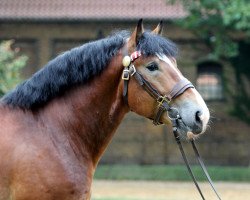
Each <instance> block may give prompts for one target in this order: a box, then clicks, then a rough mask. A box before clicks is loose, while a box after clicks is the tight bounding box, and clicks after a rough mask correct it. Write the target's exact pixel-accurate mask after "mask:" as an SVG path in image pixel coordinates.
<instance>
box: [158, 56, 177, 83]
mask: <svg viewBox="0 0 250 200" xmlns="http://www.w3.org/2000/svg"><path fill="white" fill-rule="evenodd" d="M156 56H157V57H158V58H159V59H160V60H161V61H163V62H165V63H167V64H168V65H169V66H170V67H172V68H173V69H174V70H175V72H176V73H177V74H178V75H179V77H180V78H181V77H182V74H181V73H180V72H179V71H178V70H177V69H176V67H175V66H174V64H173V63H172V62H171V60H170V59H169V58H168V57H167V56H166V55H164V54H158V53H157V54H156Z"/></svg>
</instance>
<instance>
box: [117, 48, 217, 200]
mask: <svg viewBox="0 0 250 200" xmlns="http://www.w3.org/2000/svg"><path fill="white" fill-rule="evenodd" d="M140 56H141V52H140V51H135V52H133V53H132V54H131V55H130V56H128V55H127V56H124V58H123V60H122V64H123V66H124V70H123V73H122V79H123V80H124V87H123V98H124V101H125V103H126V104H128V83H129V80H130V77H132V76H134V77H135V79H136V80H137V82H138V83H139V85H140V86H141V87H142V88H143V89H144V90H145V91H146V92H147V93H148V94H149V95H150V96H151V97H153V98H154V99H155V100H156V102H157V103H158V110H157V114H156V115H155V117H154V120H153V124H154V125H159V124H161V122H160V119H161V116H162V115H163V113H164V112H167V114H168V117H169V119H170V120H171V122H172V128H173V133H174V136H175V140H176V142H177V144H178V147H179V149H180V152H181V154H182V157H183V160H184V162H185V164H186V167H187V169H188V172H189V174H190V176H191V178H192V180H193V182H194V184H195V186H196V188H197V190H198V192H199V193H200V195H201V198H202V199H203V200H205V197H204V195H203V194H202V192H201V189H200V187H199V185H198V182H197V180H196V178H195V176H194V174H193V171H192V169H191V167H190V164H189V162H188V160H187V157H186V154H185V152H184V150H183V147H182V144H181V140H180V135H179V130H178V128H180V127H181V128H182V129H185V131H186V132H188V131H189V128H188V127H187V126H186V125H185V123H184V122H183V120H182V118H181V116H180V114H179V111H178V109H176V108H174V107H171V106H170V102H171V100H172V99H175V98H176V97H178V96H179V95H181V94H183V93H184V92H185V91H186V90H187V89H188V88H194V86H193V85H192V83H191V82H190V81H188V80H187V79H186V78H183V79H181V80H180V81H179V82H177V83H176V84H175V85H174V87H173V88H172V90H171V91H170V92H169V93H168V94H166V95H162V94H160V93H159V92H158V90H156V89H155V88H154V87H153V86H152V85H151V84H150V83H149V82H148V81H147V80H146V79H145V78H144V77H143V76H142V75H141V74H140V73H139V72H137V71H136V69H135V66H134V64H133V62H134V61H135V60H136V59H138V58H139V57H140ZM190 142H191V144H192V147H193V150H194V153H195V155H196V157H197V160H198V162H199V164H200V166H201V168H202V170H203V172H204V174H205V175H206V178H207V180H208V182H209V184H210V185H211V187H212V189H213V191H214V192H215V194H216V196H217V197H218V199H221V198H220V197H219V195H218V193H217V191H216V190H215V187H214V184H213V182H212V180H211V178H210V176H209V174H208V172H207V169H206V167H205V165H204V162H203V160H202V159H201V157H200V155H199V152H198V150H197V148H196V146H195V143H194V140H193V139H191V140H190Z"/></svg>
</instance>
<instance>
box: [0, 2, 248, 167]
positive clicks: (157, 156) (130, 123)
mask: <svg viewBox="0 0 250 200" xmlns="http://www.w3.org/2000/svg"><path fill="white" fill-rule="evenodd" d="M185 15H187V12H185V10H184V8H183V7H182V6H181V5H180V4H175V5H171V4H166V1H165V0H154V1H150V0H144V1H133V0H127V1H124V0H84V1H81V0H72V1H65V0H54V1H49V0H44V1H39V0H2V1H0V40H6V39H14V41H15V43H14V45H15V46H16V47H19V48H20V49H21V52H22V53H25V54H26V55H28V56H29V61H28V64H27V66H26V68H25V69H24V71H23V72H22V73H23V76H24V77H28V76H30V75H31V74H32V73H34V72H35V71H37V70H38V69H39V68H40V67H42V66H43V65H44V64H46V63H47V62H48V61H49V60H50V59H52V58H53V57H55V56H56V55H58V54H59V53H61V52H63V51H65V50H67V49H70V48H72V47H75V46H77V45H80V44H83V43H85V42H87V41H90V40H96V39H99V38H102V37H105V36H107V35H109V34H110V33H111V32H112V31H117V30H123V29H129V30H132V29H133V28H134V27H135V25H136V23H137V21H138V19H139V18H144V21H145V23H144V24H145V27H146V28H148V29H152V28H154V27H155V26H156V25H157V23H158V22H159V21H160V20H163V21H164V36H167V37H168V38H170V39H171V40H173V41H175V42H176V43H177V44H178V46H179V50H180V53H179V57H178V65H179V68H180V69H181V71H182V72H183V74H184V75H185V76H186V77H188V78H189V79H190V80H191V81H192V82H193V83H194V84H195V85H196V87H197V89H198V90H199V91H200V92H201V94H202V95H203V97H204V98H205V99H206V100H207V103H208V105H209V107H210V110H211V111H212V116H213V117H212V122H213V123H212V124H211V128H210V129H209V130H208V131H207V132H208V134H206V135H204V136H203V137H202V138H201V139H200V140H199V142H198V143H199V145H198V146H199V147H200V150H201V154H202V155H203V157H204V159H205V161H206V162H207V163H209V164H220V165H228V164H230V165H249V163H250V151H249V145H250V134H249V132H250V127H249V125H247V124H245V123H243V122H241V121H239V120H238V119H236V118H233V117H231V116H230V115H229V114H228V112H229V109H230V103H231V101H230V99H229V98H228V97H227V95H226V92H225V84H226V85H227V87H230V88H231V90H232V91H233V90H234V88H236V87H235V85H236V83H235V80H234V76H233V75H232V74H233V69H232V68H231V67H230V66H228V65H227V63H221V62H218V61H214V60H210V59H208V56H207V55H208V54H209V49H207V48H206V46H205V44H204V43H203V42H202V41H201V40H199V39H197V38H196V37H195V36H194V35H193V34H192V33H191V32H189V31H188V30H184V29H181V28H180V27H178V26H177V25H175V24H174V23H173V21H174V19H178V18H183V17H185ZM185 146H186V148H187V150H188V151H189V152H190V156H191V160H192V162H194V157H193V154H191V149H190V147H188V145H185ZM101 162H102V163H137V164H165V163H167V164H174V163H182V158H181V156H180V154H179V150H178V148H177V146H176V144H175V141H174V138H173V136H172V135H171V132H170V131H167V128H166V127H163V126H160V127H154V126H153V125H152V124H151V122H150V121H149V120H147V119H144V118H141V117H138V116H136V115H135V114H129V115H128V116H127V117H126V118H125V120H124V122H123V124H122V125H121V127H120V128H119V130H118V132H117V133H116V136H115V137H114V139H113V142H112V143H111V145H110V147H109V148H108V149H107V151H106V153H105V155H104V157H103V159H102V160H101Z"/></svg>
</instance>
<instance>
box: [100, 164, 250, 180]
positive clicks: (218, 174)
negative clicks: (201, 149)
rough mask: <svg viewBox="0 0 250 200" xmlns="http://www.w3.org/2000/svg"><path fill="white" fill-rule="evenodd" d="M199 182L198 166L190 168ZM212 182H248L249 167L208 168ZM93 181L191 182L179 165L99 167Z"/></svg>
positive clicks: (203, 177) (182, 167)
mask: <svg viewBox="0 0 250 200" xmlns="http://www.w3.org/2000/svg"><path fill="white" fill-rule="evenodd" d="M192 169H193V172H194V174H195V176H196V178H197V179H198V180H199V181H206V178H205V176H204V175H203V172H202V170H201V169H200V167H199V166H193V167H192ZM207 169H208V172H209V174H210V176H211V178H212V180H214V181H238V182H250V167H222V166H208V168H207ZM95 179H108V180H158V181H192V180H191V178H190V176H189V174H188V172H187V169H186V167H185V166H180V165H143V166H140V165H100V166H98V167H97V170H96V173H95Z"/></svg>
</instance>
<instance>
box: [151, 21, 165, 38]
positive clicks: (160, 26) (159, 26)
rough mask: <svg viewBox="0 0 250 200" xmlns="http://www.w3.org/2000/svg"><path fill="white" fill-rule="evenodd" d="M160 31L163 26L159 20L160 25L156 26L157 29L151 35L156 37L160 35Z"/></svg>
mask: <svg viewBox="0 0 250 200" xmlns="http://www.w3.org/2000/svg"><path fill="white" fill-rule="evenodd" d="M162 29H163V25H162V20H161V21H160V23H159V24H158V25H157V27H156V28H155V29H154V30H153V31H152V33H154V34H156V35H162Z"/></svg>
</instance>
